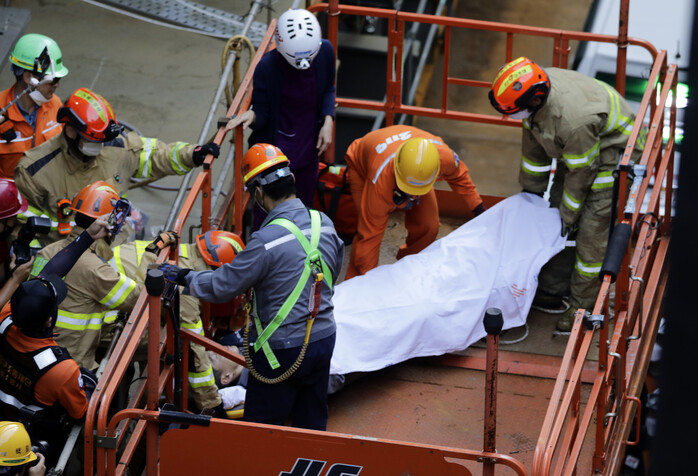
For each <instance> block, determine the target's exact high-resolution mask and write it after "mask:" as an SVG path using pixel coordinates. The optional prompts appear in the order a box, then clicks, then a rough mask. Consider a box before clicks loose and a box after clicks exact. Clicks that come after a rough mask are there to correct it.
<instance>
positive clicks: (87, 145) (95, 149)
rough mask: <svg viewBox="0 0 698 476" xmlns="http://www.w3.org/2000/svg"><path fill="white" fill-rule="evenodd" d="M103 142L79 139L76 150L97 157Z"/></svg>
mask: <svg viewBox="0 0 698 476" xmlns="http://www.w3.org/2000/svg"><path fill="white" fill-rule="evenodd" d="M102 147H103V144H102V143H101V142H90V141H86V140H81V141H80V142H79V143H78V150H79V151H80V152H82V153H83V154H85V155H86V156H88V157H97V156H98V155H99V153H100V152H102Z"/></svg>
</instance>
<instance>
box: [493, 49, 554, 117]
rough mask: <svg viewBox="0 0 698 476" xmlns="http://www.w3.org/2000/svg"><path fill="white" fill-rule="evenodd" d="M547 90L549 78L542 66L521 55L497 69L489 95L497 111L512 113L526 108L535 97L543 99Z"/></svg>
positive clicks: (548, 89)
mask: <svg viewBox="0 0 698 476" xmlns="http://www.w3.org/2000/svg"><path fill="white" fill-rule="evenodd" d="M549 92H550V80H549V79H548V75H547V74H545V71H543V68H541V67H540V66H538V65H537V64H536V63H534V62H533V61H531V60H530V59H528V58H524V57H523V56H521V57H519V58H517V59H515V60H514V61H511V62H510V63H507V64H505V65H504V66H502V67H501V68H500V69H499V72H498V73H497V76H496V77H495V78H494V81H493V82H492V89H490V93H489V97H490V103H492V106H493V107H494V108H495V109H496V110H497V111H499V112H501V113H502V114H514V113H516V112H519V111H520V110H521V109H526V108H528V106H529V104H530V103H531V100H532V99H533V98H535V97H540V98H541V99H545V98H546V97H547V96H548V93H549Z"/></svg>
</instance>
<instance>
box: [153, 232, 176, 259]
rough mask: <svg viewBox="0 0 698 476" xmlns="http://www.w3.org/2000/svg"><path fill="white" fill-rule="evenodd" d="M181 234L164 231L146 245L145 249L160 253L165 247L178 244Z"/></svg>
mask: <svg viewBox="0 0 698 476" xmlns="http://www.w3.org/2000/svg"><path fill="white" fill-rule="evenodd" d="M178 242H179V235H177V233H175V232H174V231H163V232H162V233H160V234H159V235H158V236H157V237H156V238H155V239H154V240H153V241H152V242H150V243H149V244H148V246H146V247H145V251H148V252H149V253H154V254H158V253H160V251H161V250H162V249H163V248H167V247H168V246H177V243H178Z"/></svg>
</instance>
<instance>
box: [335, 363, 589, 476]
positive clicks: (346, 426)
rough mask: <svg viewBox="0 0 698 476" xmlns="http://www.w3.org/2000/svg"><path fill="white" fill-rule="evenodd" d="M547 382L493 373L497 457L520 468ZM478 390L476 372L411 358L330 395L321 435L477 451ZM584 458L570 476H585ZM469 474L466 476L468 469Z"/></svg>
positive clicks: (480, 378) (481, 378) (528, 459)
mask: <svg viewBox="0 0 698 476" xmlns="http://www.w3.org/2000/svg"><path fill="white" fill-rule="evenodd" d="M554 383H555V381H554V380H551V379H544V378H535V377H526V376H518V375H509V374H500V375H499V380H498V392H497V398H498V401H497V431H496V441H497V451H498V452H499V453H501V454H505V455H509V456H512V457H514V458H516V459H517V460H519V461H520V462H521V463H522V464H523V465H524V467H525V468H527V470H530V468H531V465H532V462H533V452H534V449H535V445H536V440H537V438H538V434H539V432H540V428H541V424H542V422H543V418H544V416H545V411H546V409H547V405H548V401H549V398H550V394H551V392H552V388H553V385H554ZM484 386H485V374H484V372H481V371H477V370H471V369H462V368H457V367H443V366H439V365H435V364H434V362H433V361H431V360H429V359H423V360H422V359H417V360H412V361H409V362H405V363H402V364H400V365H397V366H394V367H391V368H388V369H385V370H382V371H380V372H373V373H371V374H367V375H364V376H361V377H359V378H358V379H357V380H356V381H354V382H352V383H350V384H348V385H347V387H346V388H345V389H344V390H342V391H340V392H339V393H337V394H335V395H332V396H330V400H329V406H330V420H329V423H328V430H329V431H336V432H342V433H350V434H357V435H362V436H367V437H376V438H390V439H397V440H402V441H410V442H415V443H424V444H432V445H440V446H450V447H456V448H472V449H481V447H482V442H483V430H484V421H483V420H484V419H483V409H484V399H485V395H484ZM587 392H588V385H583V387H582V401H584V400H585V398H586V393H587ZM592 453H593V447H591V446H590V447H589V448H584V450H583V452H582V457H581V459H580V464H579V466H578V469H579V473H578V474H590V469H591V456H592ZM469 469H471V470H473V471H474V470H475V466H472V467H469ZM497 474H499V473H497ZM501 474H506V473H501Z"/></svg>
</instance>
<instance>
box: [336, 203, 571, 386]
mask: <svg viewBox="0 0 698 476" xmlns="http://www.w3.org/2000/svg"><path fill="white" fill-rule="evenodd" d="M560 227H561V225H560V214H559V212H558V211H557V209H553V208H549V204H548V202H547V201H546V200H544V199H542V198H540V197H538V196H536V195H532V194H529V193H519V194H517V195H514V196H512V197H509V198H507V199H505V200H503V201H501V202H500V203H498V204H497V205H495V206H493V207H492V208H490V209H489V210H487V211H486V212H485V213H483V214H482V215H480V216H478V217H477V218H475V219H473V220H470V221H469V222H467V223H466V224H464V225H463V226H461V227H460V228H458V229H457V230H454V231H453V232H451V233H450V234H448V235H447V236H445V237H443V238H441V239H439V240H437V241H435V242H434V243H432V244H431V245H430V246H428V247H427V248H426V249H424V250H423V251H421V252H420V253H418V254H416V255H411V256H406V257H405V258H403V259H401V260H400V261H397V262H395V263H393V264H389V265H385V266H379V267H378V268H375V269H373V270H371V271H369V272H368V273H366V274H365V275H363V276H357V277H354V278H352V279H350V280H347V281H345V282H342V283H340V284H338V285H337V287H336V288H335V294H334V306H335V309H334V316H335V320H336V322H337V341H336V344H335V349H334V354H333V356H332V362H331V369H330V374H331V375H332V379H331V382H330V389H331V390H337V389H339V388H341V386H342V384H343V380H344V379H343V376H344V375H345V374H350V373H353V372H369V371H373V370H379V369H382V368H385V367H388V366H390V365H394V364H397V363H399V362H403V361H405V360H408V359H412V358H415V357H425V356H433V355H441V354H445V353H448V352H453V351H460V350H463V349H465V348H467V347H468V346H469V345H471V344H472V343H473V342H476V341H478V340H479V339H481V338H482V337H484V336H485V335H486V333H485V329H484V327H483V324H482V318H483V316H484V314H485V310H486V309H488V308H490V307H496V308H499V309H500V310H501V311H502V315H503V317H504V327H503V329H509V328H512V327H517V326H522V325H524V323H525V322H526V317H527V316H528V311H529V309H530V307H531V303H532V301H533V295H534V294H535V291H536V286H537V283H538V272H539V271H540V269H541V267H542V266H543V265H544V264H545V263H546V262H547V261H548V260H549V259H550V258H552V257H553V256H554V255H555V254H557V253H558V252H559V251H561V250H562V249H563V247H564V246H565V238H563V237H562V236H561V235H560V229H561V228H560Z"/></svg>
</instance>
